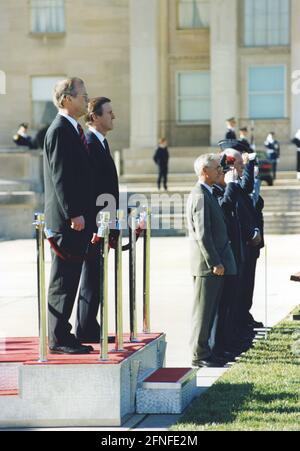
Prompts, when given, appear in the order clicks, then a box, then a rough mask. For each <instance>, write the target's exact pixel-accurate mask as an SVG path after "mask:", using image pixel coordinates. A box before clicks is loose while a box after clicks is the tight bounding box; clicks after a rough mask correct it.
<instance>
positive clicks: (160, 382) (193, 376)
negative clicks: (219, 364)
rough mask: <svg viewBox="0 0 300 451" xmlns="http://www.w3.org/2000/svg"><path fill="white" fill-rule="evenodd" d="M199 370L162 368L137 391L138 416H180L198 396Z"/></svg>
mask: <svg viewBox="0 0 300 451" xmlns="http://www.w3.org/2000/svg"><path fill="white" fill-rule="evenodd" d="M198 393H199V389H198V388H197V369H191V368H160V369H158V370H157V371H155V372H154V373H153V374H152V375H151V376H149V377H147V379H145V380H144V381H143V382H142V384H141V385H140V387H139V388H138V389H137V399H136V410H137V413H138V414H174V415H175V414H180V413H182V412H183V411H184V409H185V408H186V407H187V406H188V405H189V404H190V403H191V401H192V400H193V399H194V398H195V397H196V396H197V394H198Z"/></svg>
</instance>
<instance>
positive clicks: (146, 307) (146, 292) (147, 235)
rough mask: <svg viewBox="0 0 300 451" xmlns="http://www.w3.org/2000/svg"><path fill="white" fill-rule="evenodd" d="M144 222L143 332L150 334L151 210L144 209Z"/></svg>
mask: <svg viewBox="0 0 300 451" xmlns="http://www.w3.org/2000/svg"><path fill="white" fill-rule="evenodd" d="M142 220H143V221H144V224H145V225H144V228H145V230H144V261H143V332H144V333H145V334H149V333H150V243H151V210H150V208H148V207H147V208H145V211H144V213H143V216H142Z"/></svg>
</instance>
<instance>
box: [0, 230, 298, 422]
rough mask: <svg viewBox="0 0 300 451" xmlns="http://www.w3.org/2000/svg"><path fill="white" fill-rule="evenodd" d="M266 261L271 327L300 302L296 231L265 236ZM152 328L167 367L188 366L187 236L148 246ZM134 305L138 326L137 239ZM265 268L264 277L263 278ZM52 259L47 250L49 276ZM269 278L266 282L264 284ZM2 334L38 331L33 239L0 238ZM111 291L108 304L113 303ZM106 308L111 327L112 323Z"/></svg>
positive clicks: (259, 295)
mask: <svg viewBox="0 0 300 451" xmlns="http://www.w3.org/2000/svg"><path fill="white" fill-rule="evenodd" d="M266 243H267V264H266V260H265V253H264V252H263V253H262V256H261V259H260V261H259V265H258V270H257V284H256V291H255V303H254V308H253V313H254V316H255V318H256V319H257V320H262V321H264V322H265V320H266V308H265V299H266V294H267V301H268V302H267V325H268V326H272V325H274V324H276V323H277V322H279V321H280V320H281V319H282V318H283V317H285V316H286V315H287V314H288V313H289V312H290V311H291V309H292V308H293V307H295V306H296V305H297V304H299V303H300V284H297V283H292V282H290V281H289V278H290V274H292V273H294V272H298V271H299V270H300V261H299V253H298V249H299V245H300V236H299V235H294V236H268V237H266ZM151 253H152V256H151V328H152V331H153V332H161V331H163V332H165V333H166V334H167V341H168V349H167V366H169V367H170V366H175V367H178V366H180V367H182V366H190V360H191V359H190V351H189V345H188V342H189V333H190V314H191V302H192V284H191V278H190V275H189V243H188V239H187V238H154V239H153V240H152V246H151ZM137 258H138V263H139V266H140V268H139V270H138V284H137V289H138V297H137V300H138V304H139V312H138V317H139V329H141V327H142V271H141V268H142V266H141V265H142V243H138V256H137ZM266 267H267V278H266ZM49 268H50V258H49V252H48V251H47V275H48V274H49ZM110 276H111V277H113V259H112V258H110ZM266 281H267V285H266ZM0 286H1V291H0V338H2V339H3V338H4V337H5V336H33V335H37V299H36V263H35V242H34V241H32V240H27V241H8V242H0ZM127 293H128V256H127V255H126V256H124V304H125V305H124V312H125V318H124V321H125V328H126V330H128V329H129V327H128V323H129V318H128V316H129V315H128V310H129V307H128V295H127ZM113 295H114V293H113V290H111V292H110V305H111V306H113V304H114V300H113ZM113 318H114V314H113V309H111V313H110V330H111V331H113V330H114V326H113ZM204 371H205V370H201V372H200V373H199V375H198V381H199V385H201V386H203V387H205V386H207V385H210V384H211V383H213V382H214V381H215V380H216V379H217V378H218V377H219V375H220V373H218V374H216V372H212V371H210V372H209V374H208V373H204ZM174 420H176V417H174V416H148V417H147V418H146V419H143V417H135V419H134V423H132V421H131V423H130V424H128V425H125V429H128V428H129V427H133V425H134V424H135V423H137V426H136V427H137V428H138V429H141V430H151V429H152V430H157V429H162V428H167V427H168V426H169V425H170V424H172V423H173V422H174Z"/></svg>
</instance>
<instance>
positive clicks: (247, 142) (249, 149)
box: [239, 138, 253, 153]
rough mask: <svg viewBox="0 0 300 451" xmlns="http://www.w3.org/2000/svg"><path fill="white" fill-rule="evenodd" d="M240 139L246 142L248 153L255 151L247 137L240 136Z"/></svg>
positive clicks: (243, 142)
mask: <svg viewBox="0 0 300 451" xmlns="http://www.w3.org/2000/svg"><path fill="white" fill-rule="evenodd" d="M239 141H240V142H241V143H242V144H244V146H246V147H247V152H248V153H253V149H252V147H251V146H250V143H249V141H248V140H247V139H246V138H240V139H239Z"/></svg>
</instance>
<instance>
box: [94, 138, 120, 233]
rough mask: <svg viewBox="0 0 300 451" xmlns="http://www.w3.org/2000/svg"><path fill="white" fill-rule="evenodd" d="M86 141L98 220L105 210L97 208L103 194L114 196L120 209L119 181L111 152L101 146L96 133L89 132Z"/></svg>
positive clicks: (95, 212)
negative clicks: (99, 213) (91, 169)
mask: <svg viewBox="0 0 300 451" xmlns="http://www.w3.org/2000/svg"><path fill="white" fill-rule="evenodd" d="M86 139H87V143H88V146H89V150H90V159H91V163H92V168H93V181H94V184H93V201H94V216H95V218H96V216H97V214H98V212H99V211H101V210H102V209H103V207H100V206H96V201H97V198H98V197H99V196H100V195H101V194H110V195H112V196H113V197H114V198H115V200H116V208H117V209H118V208H119V179H118V173H117V169H116V165H115V162H114V160H113V158H112V156H111V154H110V152H108V151H107V149H105V147H104V146H103V145H102V144H101V142H100V141H99V139H98V138H97V136H96V135H95V133H93V132H91V131H88V132H87V134H86ZM94 222H95V221H94ZM95 226H96V222H95Z"/></svg>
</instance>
